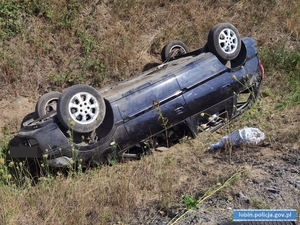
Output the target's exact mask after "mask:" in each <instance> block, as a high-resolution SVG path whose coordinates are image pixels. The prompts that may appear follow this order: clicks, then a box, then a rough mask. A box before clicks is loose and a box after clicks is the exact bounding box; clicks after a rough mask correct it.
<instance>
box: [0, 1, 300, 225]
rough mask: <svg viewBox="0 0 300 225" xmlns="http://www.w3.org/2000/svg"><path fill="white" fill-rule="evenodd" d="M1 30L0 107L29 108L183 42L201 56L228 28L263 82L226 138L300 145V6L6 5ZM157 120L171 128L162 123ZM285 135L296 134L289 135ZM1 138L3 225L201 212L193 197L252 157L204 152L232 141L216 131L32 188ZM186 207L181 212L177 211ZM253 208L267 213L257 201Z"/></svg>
mask: <svg viewBox="0 0 300 225" xmlns="http://www.w3.org/2000/svg"><path fill="white" fill-rule="evenodd" d="M0 18H1V19H0V30H1V32H0V37H1V41H0V52H1V53H2V54H1V60H0V87H1V91H0V92H1V94H0V98H1V99H2V98H4V99H5V98H13V97H18V96H30V98H32V99H33V101H35V100H36V98H37V96H39V95H41V94H44V91H45V90H53V89H55V90H62V89H64V88H66V87H68V86H70V85H73V84H77V83H86V84H90V85H93V86H96V87H103V86H105V85H107V84H110V83H112V82H114V81H120V80H125V79H127V78H129V77H131V76H134V75H136V74H138V73H140V72H141V71H142V69H143V67H144V65H145V64H147V63H152V62H158V63H160V50H161V48H162V47H163V45H164V44H165V43H167V42H169V41H170V40H174V39H179V40H182V41H184V42H185V43H186V44H187V45H188V46H189V47H190V49H191V50H194V49H196V48H198V47H201V46H203V45H204V44H205V42H206V38H207V33H208V31H209V29H210V28H211V27H212V26H213V25H215V24H216V23H218V22H225V21H226V22H231V23H233V24H234V25H235V26H236V27H237V28H238V30H239V32H240V33H241V34H242V36H251V37H253V38H254V39H255V40H256V42H257V48H258V49H259V56H260V58H261V60H262V62H263V65H264V67H265V71H266V80H265V82H264V87H263V90H262V94H261V96H260V99H259V101H258V102H257V103H256V104H255V106H254V107H253V108H251V109H250V110H249V111H247V112H246V113H245V114H244V115H243V116H242V117H241V118H240V119H239V121H238V122H237V123H234V124H231V125H230V129H231V131H233V130H234V129H240V128H241V127H243V126H256V127H259V128H261V129H262V130H265V131H266V135H267V137H268V140H267V141H269V142H271V143H272V144H274V145H275V144H277V143H278V142H280V141H282V142H287V141H288V142H290V143H291V144H294V143H297V141H298V140H299V131H297V123H296V122H297V121H298V120H299V114H297V113H298V112H299V99H300V97H299V96H300V93H299V88H298V87H299V84H300V80H299V72H300V71H299V70H300V54H299V50H300V45H299V33H300V25H299V24H300V23H299V18H300V8H299V6H298V1H296V0H291V1H289V4H284V3H283V2H282V1H274V0H268V1H257V0H250V1H245V0H240V1H236V0H235V1H233V0H217V1H213V0H204V1H201V2H199V1H198V0H197V1H196V0H190V1H188V4H187V1H185V0H179V1H164V0H144V1H134V0H124V1H121V0H118V1H110V2H107V3H102V2H101V1H98V2H94V1H86V2H85V3H82V2H81V1H77V0H71V1H59V0H54V1H52V2H51V4H50V3H48V2H47V1H35V0H27V1H21V0H13V1H3V2H1V3H0ZM236 21H239V22H238V23H237V22H236ZM160 119H161V120H162V123H164V122H167V121H166V120H165V119H167V118H163V116H161V118H160ZM293 124H295V125H293ZM167 125H168V124H167V123H165V126H167ZM287 125H288V126H289V127H288V128H289V129H290V128H292V129H290V130H288V131H287V130H285V127H286V126H287ZM293 126H294V127H293ZM1 129H2V133H3V136H4V137H5V138H4V139H2V140H1V141H0V201H1V204H2V206H3V207H1V208H0V218H1V220H0V223H1V224H117V223H119V224H146V223H150V222H151V221H153V219H154V218H155V216H156V215H157V213H158V212H163V213H166V214H167V213H168V212H170V211H172V210H174V209H178V208H185V207H192V206H194V205H195V204H196V203H197V204H198V203H199V199H201V196H204V195H205V193H208V191H209V190H211V188H212V187H215V185H216V184H218V183H220V184H224V182H226V180H227V179H228V178H230V177H231V176H232V175H233V174H234V173H235V172H236V171H237V169H238V166H239V165H238V163H237V162H243V163H244V164H246V165H249V164H250V165H252V164H254V163H256V162H254V161H255V160H256V158H255V159H253V158H252V155H249V154H250V153H249V151H250V150H251V149H250V150H249V149H244V150H243V149H242V150H241V152H239V154H236V153H235V152H234V151H232V149H230V151H229V152H215V153H213V154H211V153H210V154H209V153H207V152H205V150H206V149H207V147H208V146H209V145H210V144H212V143H214V142H216V141H218V140H220V138H222V137H223V136H225V135H226V134H228V132H230V131H229V130H226V129H222V130H219V131H218V132H217V133H215V134H213V135H212V134H210V133H206V132H204V133H203V134H201V135H200V136H199V137H198V138H197V139H196V140H188V141H186V142H183V143H181V144H178V145H176V146H174V147H172V148H171V149H169V150H166V151H164V152H155V153H154V154H153V155H151V156H149V157H145V158H142V159H141V160H139V161H130V162H126V163H122V164H117V162H116V160H115V159H114V158H111V161H110V163H111V165H112V166H101V167H99V168H95V169H93V170H88V171H86V172H85V173H77V172H76V171H71V172H70V173H69V175H68V176H65V175H64V173H62V172H59V171H58V174H55V175H53V173H50V171H49V170H48V169H47V168H45V169H44V170H43V173H42V174H41V176H40V178H39V182H37V183H36V184H35V185H32V182H31V180H32V177H30V175H28V171H27V168H26V167H25V166H24V164H23V163H22V164H20V163H16V164H14V165H12V164H11V165H10V166H9V165H8V164H6V163H5V160H6V157H7V151H8V148H9V147H8V140H9V138H10V137H11V136H12V135H13V132H12V131H11V129H12V128H11V127H8V125H6V126H5V127H3V128H2V127H1ZM286 134H288V135H286ZM287 136H288V137H287ZM252 151H255V150H252ZM230 162H233V163H230ZM234 163H236V164H237V165H235V164H234ZM45 166H46V165H45ZM46 167H47V166H46ZM249 171H250V172H251V170H249ZM250 172H249V173H250ZM247 179H248V176H247V175H246V174H243V175H242V176H241V177H240V178H239V179H237V180H235V182H233V183H230V185H228V186H226V187H224V189H223V190H220V192H218V193H214V196H220V198H223V197H224V198H227V199H228V196H231V195H232V194H231V193H230V191H232V190H233V189H235V188H237V187H242V186H243V182H245V181H246V180H247ZM182 196H187V197H186V200H189V201H187V202H186V203H185V202H184V201H183V199H182ZM222 196H223V197H222ZM251 204H252V206H253V207H256V208H266V207H269V205H268V203H266V202H264V201H263V200H261V199H254V200H252V202H251ZM290 207H296V205H290ZM298 207H299V205H298Z"/></svg>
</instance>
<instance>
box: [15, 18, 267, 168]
mask: <svg viewBox="0 0 300 225" xmlns="http://www.w3.org/2000/svg"><path fill="white" fill-rule="evenodd" d="M257 54H258V53H257V50H256V48H255V42H254V41H253V40H252V39H251V38H249V37H244V38H241V37H240V35H239V33H238V31H237V29H236V28H235V27H234V26H233V25H232V24H229V23H221V24H217V25H216V26H214V27H213V28H212V29H211V30H210V32H209V34H208V40H207V43H206V44H205V46H204V47H203V48H200V49H197V50H195V51H192V52H190V51H189V49H188V47H187V46H186V45H185V44H184V43H182V42H181V41H171V42H170V43H168V44H167V45H165V47H164V48H163V50H162V55H161V56H162V61H163V63H162V64H160V65H158V66H156V67H154V68H152V69H150V70H148V71H145V72H143V73H142V74H141V75H139V76H136V77H134V78H132V79H130V80H128V81H125V82H121V83H118V84H116V85H113V86H110V87H107V88H102V89H101V90H96V89H94V88H93V87H90V86H87V85H74V86H71V87H69V88H68V89H66V90H65V91H64V92H63V93H60V92H49V93H47V94H45V95H43V96H42V97H41V98H40V99H39V100H38V102H37V104H36V109H35V112H34V115H35V116H33V117H31V118H29V119H28V120H25V121H24V122H23V124H22V128H21V129H20V131H19V132H18V137H19V138H20V139H21V140H22V141H20V143H19V145H18V146H17V147H11V149H10V154H11V156H12V157H16V158H24V157H25V158H41V157H43V158H46V159H47V160H48V162H49V163H50V164H51V165H53V166H66V165H68V164H69V163H72V162H74V161H76V160H80V161H82V162H83V163H85V164H88V163H92V162H103V161H105V160H107V158H108V156H109V155H111V154H115V155H116V156H118V157H133V158H138V157H139V156H140V155H141V154H143V152H145V151H147V149H150V148H155V147H157V146H160V145H165V146H167V147H168V146H170V145H172V144H174V143H176V142H178V141H179V140H180V139H181V138H182V137H185V136H190V137H192V138H194V137H196V135H197V133H199V132H202V131H214V130H216V129H218V128H220V127H222V126H224V125H225V124H226V123H227V122H229V121H232V120H233V119H235V118H236V117H238V116H239V115H241V114H242V113H243V112H244V111H245V110H247V109H248V108H250V107H251V106H252V105H253V103H254V102H255V100H256V99H257V97H258V94H259V90H260V87H261V85H262V81H263V79H264V69H263V66H262V63H261V62H260V60H259V59H258V55H257Z"/></svg>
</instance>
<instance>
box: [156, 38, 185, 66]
mask: <svg viewBox="0 0 300 225" xmlns="http://www.w3.org/2000/svg"><path fill="white" fill-rule="evenodd" d="M189 51H190V50H189V48H188V47H187V46H186V44H184V43H183V42H182V41H179V40H174V41H170V42H169V43H167V44H166V45H165V46H164V47H163V49H162V51H161V59H162V61H163V62H168V61H171V60H174V59H176V58H178V57H179V56H181V55H184V54H186V53H188V52H189Z"/></svg>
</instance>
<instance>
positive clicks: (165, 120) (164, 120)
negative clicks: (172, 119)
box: [153, 101, 172, 147]
mask: <svg viewBox="0 0 300 225" xmlns="http://www.w3.org/2000/svg"><path fill="white" fill-rule="evenodd" d="M153 107H154V108H155V109H156V110H157V113H158V120H161V125H162V127H163V128H164V139H165V140H166V144H167V147H170V145H169V131H168V129H169V128H171V127H172V125H170V124H169V119H168V118H166V117H165V116H164V115H163V114H162V110H161V108H160V105H159V102H157V101H153Z"/></svg>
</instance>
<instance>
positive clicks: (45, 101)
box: [35, 91, 61, 118]
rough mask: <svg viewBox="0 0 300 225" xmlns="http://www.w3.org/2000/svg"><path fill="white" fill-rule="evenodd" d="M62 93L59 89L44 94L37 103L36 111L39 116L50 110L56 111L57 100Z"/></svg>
mask: <svg viewBox="0 0 300 225" xmlns="http://www.w3.org/2000/svg"><path fill="white" fill-rule="evenodd" d="M60 95H61V93H60V92H58V91H52V92H49V93H46V94H44V95H42V96H41V97H40V98H39V100H38V101H37V103H36V105H35V112H36V114H37V116H38V118H40V117H42V116H44V115H46V114H47V113H49V112H52V111H56V109H57V107H56V105H57V101H58V98H59V96H60Z"/></svg>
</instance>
